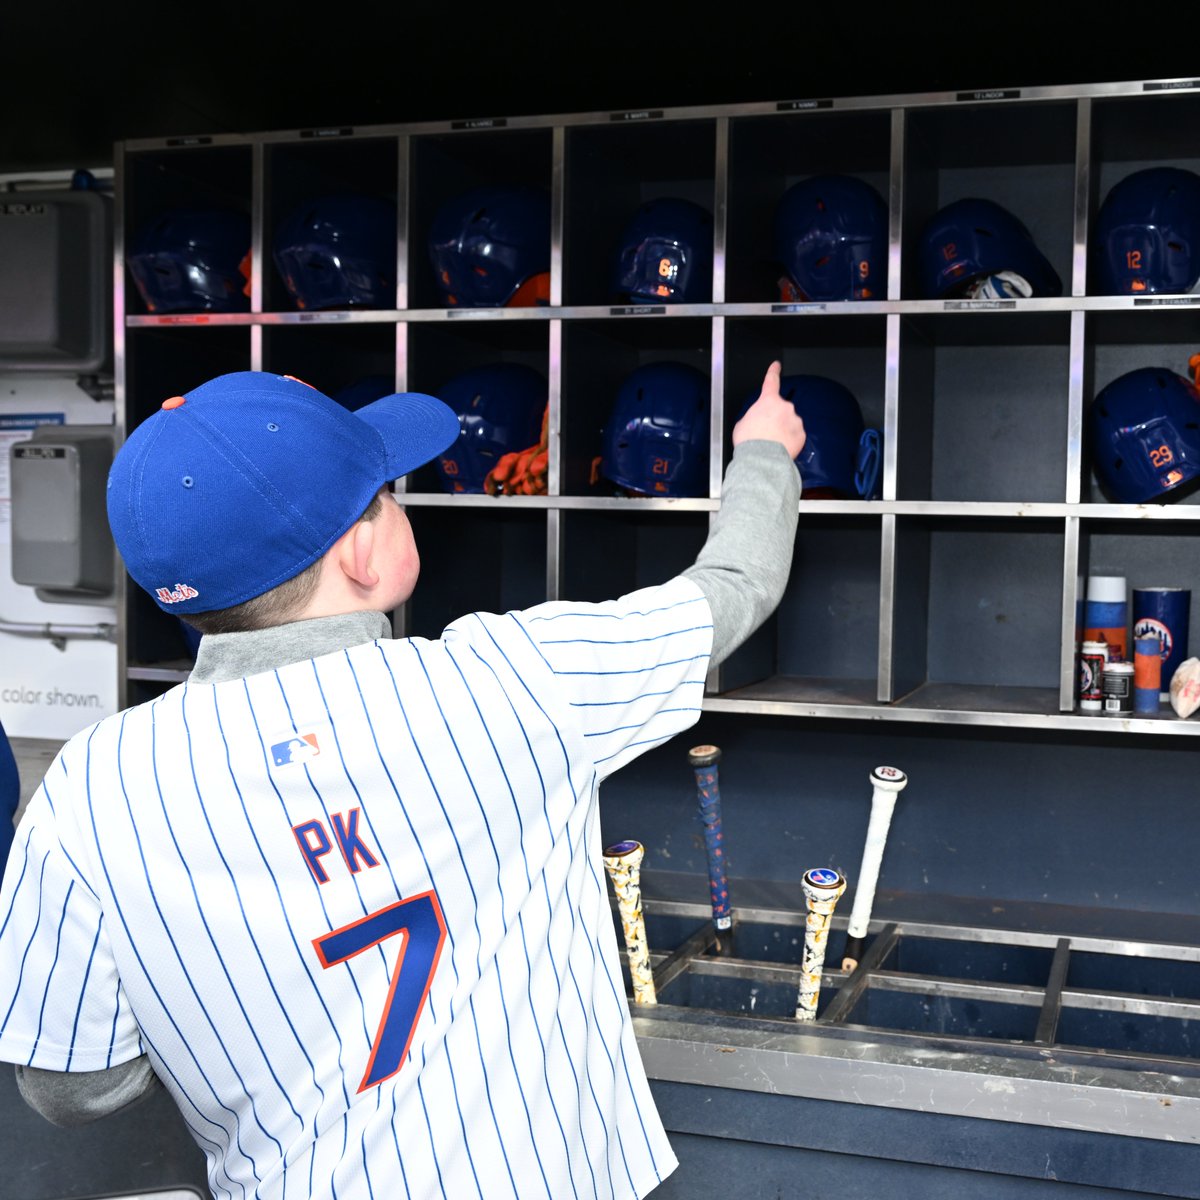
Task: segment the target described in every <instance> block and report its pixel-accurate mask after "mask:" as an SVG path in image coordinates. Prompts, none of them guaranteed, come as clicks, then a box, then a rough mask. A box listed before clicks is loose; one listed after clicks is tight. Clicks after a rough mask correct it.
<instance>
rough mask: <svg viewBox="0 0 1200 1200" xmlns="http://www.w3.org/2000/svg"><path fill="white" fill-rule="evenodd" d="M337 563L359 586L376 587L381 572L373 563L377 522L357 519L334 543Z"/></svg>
mask: <svg viewBox="0 0 1200 1200" xmlns="http://www.w3.org/2000/svg"><path fill="white" fill-rule="evenodd" d="M334 548H335V549H336V551H337V555H336V558H337V563H338V566H339V567H340V568H341V570H342V573H343V574H344V575H345V576H346V577H347V578H348V579H350V580H352V581H353V582H354V583H356V584H358V586H359V587H364V588H370V587H374V586H375V584H377V583H378V582H379V572H378V571H376V570H375V568H374V566H372V564H371V555H372V552H373V551H374V549H375V522H374V521H355V522H354V524H353V525H352V526H351V527H350V528H349V529H347V530H346V532H345V533H343V534H342V536H341V537H340V538H339V539H338V540H337V542H335V543H334Z"/></svg>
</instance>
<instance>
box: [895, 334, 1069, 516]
mask: <svg viewBox="0 0 1200 1200" xmlns="http://www.w3.org/2000/svg"><path fill="white" fill-rule="evenodd" d="M1070 381H1071V317H1070V315H1069V314H1068V313H1029V312H999V313H991V312H953V313H937V314H920V315H914V316H909V317H905V318H902V320H901V325H900V403H899V426H898V431H897V446H896V499H897V500H937V501H951V502H954V501H993V502H996V501H1016V502H1022V503H1029V502H1038V501H1043V502H1051V503H1053V502H1057V503H1060V504H1061V503H1062V502H1063V501H1064V500H1065V499H1066V490H1067V461H1068V460H1067V454H1068V446H1069V436H1068V434H1069V408H1068V395H1069V388H1070Z"/></svg>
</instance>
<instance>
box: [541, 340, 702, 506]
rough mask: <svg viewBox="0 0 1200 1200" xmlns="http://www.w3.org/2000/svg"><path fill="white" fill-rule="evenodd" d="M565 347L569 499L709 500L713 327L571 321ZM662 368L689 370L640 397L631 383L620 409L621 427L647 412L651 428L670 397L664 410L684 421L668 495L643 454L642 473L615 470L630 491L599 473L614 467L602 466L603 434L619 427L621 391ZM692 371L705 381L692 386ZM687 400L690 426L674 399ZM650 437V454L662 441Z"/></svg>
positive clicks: (565, 483) (676, 428) (676, 430)
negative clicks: (645, 372)
mask: <svg viewBox="0 0 1200 1200" xmlns="http://www.w3.org/2000/svg"><path fill="white" fill-rule="evenodd" d="M562 343H563V354H562V448H563V470H562V490H563V493H564V494H565V495H573V496H582V495H595V496H614V495H625V494H626V492H627V490H632V491H636V492H637V493H639V494H642V495H648V496H654V495H656V494H657V495H659V496H661V497H663V498H666V499H673V500H675V499H681V498H683V499H686V498H688V497H693V498H695V497H707V496H708V480H709V461H708V449H709V442H710V430H711V419H710V416H709V411H708V410H709V396H711V391H712V384H711V377H712V328H711V322H710V321H707V320H703V319H697V318H691V317H685V318H680V319H676V320H662V319H659V318H654V317H649V318H633V317H630V318H623V319H621V320H606V319H600V320H580V321H572V322H570V323H566V324H564V326H563V339H562ZM661 363H671V364H677V365H679V366H682V367H683V368H685V370H684V371H683V372H678V373H674V374H667V375H666V377H665V379H664V378H656V379H654V380H650V381H647V383H646V386H645V387H643V388H641V389H640V390H639V388H638V386H637V384H638V381H637V380H634V381H632V382H631V383H630V385H629V391H628V393H627V398H628V405H625V404H622V406H621V410H620V411H621V417H622V424H625V423H627V422H628V421H629V420H634V421H636V420H637V419H638V418H639V417H640V416H641V415H642V413H641V411H640V410H641V409H642V408H643V407H644V408H645V416H646V417H647V419H649V420H650V421H651V422H653V419H654V416H655V411H656V409H655V403H656V397H659V396H666V397H667V398H668V404H669V405H670V407H669V408H668V409H666V410H664V411H666V412H669V413H673V414H675V416H676V417H678V418H679V419H678V421H676V420H674V419H673V421H672V426H671V430H670V431H668V436H667V439H666V440H668V441H670V440H671V437H670V434H671V433H673V434H674V435H675V438H674V441H675V443H676V444H679V443H680V442H682V445H683V447H684V448H683V449H681V450H680V451H679V452H678V455H677V459H678V461H675V459H674V458H673V469H675V470H676V472H677V473H676V474H675V475H674V477H673V478H674V482H672V483H670V484H669V485H667V486H666V487H665V488H664V489H656V484H657V483H658V482H659V480H658V479H657V478H656V477H655V476H654V474H653V467H652V465H649V466H648V465H647V458H646V457H644V456H642V455H640V454H639V455H637V463H636V467H637V470H636V474H635V473H634V472H633V471H630V472H629V473H626V472H623V471H621V472H618V471H616V470H615V469H614V470H613V472H612V473H614V474H620V475H621V478H623V479H625V480H626V483H627V484H628V485H629V486H628V489H627V488H626V487H625V486H623V485H622V484H621V483H620V482H617V481H615V480H613V479H610V478H607V477H605V476H603V475H601V474H600V471H601V470H602V469H603V468H604V467H609V468H614V467H615V463H614V462H613V461H608V462H606V463H604V464H601V463H600V462H599V461H598V460H601V459H603V458H604V457H605V441H604V436H603V435H604V431H605V429H606V427H608V426H609V424H610V422H612V420H613V416H614V410H616V408H617V401H618V398H619V396H620V394H621V392H622V388H623V386H624V385H625V383H626V381H627V380H629V379H630V376H631V375H632V374H633V372H634V371H636V370H638V369H639V368H641V367H646V366H649V365H651V364H661ZM691 372H699V374H700V375H701V376H703V380H702V381H701V380H698V379H689V375H690V373H691ZM693 385H694V386H693ZM703 386H707V388H708V391H707V393H706V394H705V395H704V397H703V411H701V409H700V408H699V407H698V405H699V403H700V395H699V393H700V391H701V389H702V387H703ZM688 395H690V396H691V397H692V401H693V404H692V406H691V407H689V408H688V410H687V411H688V412H689V413H692V414H693V416H694V420H693V421H692V422H690V423H688V422H686V421H684V420H683V418H684V416H685V414H684V413H683V411H682V410H680V412H678V413H675V403H676V399H675V398H677V397H679V396H688ZM627 408H628V411H626V409H627ZM614 431H615V427H614ZM680 435H682V436H680ZM631 436H637V435H636V434H635V435H631ZM645 436H646V437H647V441H646V443H645V445H646V447H652V445H653V443H654V440H655V438H656V436H657V435H656V434H655V433H654V431H653V429H649V430H647V431H645ZM614 448H615V443H614ZM679 472H681V473H679ZM593 480H595V482H593Z"/></svg>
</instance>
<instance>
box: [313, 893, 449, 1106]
mask: <svg viewBox="0 0 1200 1200" xmlns="http://www.w3.org/2000/svg"><path fill="white" fill-rule="evenodd" d="M397 933H402V934H404V940H403V941H402V942H401V943H400V953H399V955H398V956H397V958H396V966H395V968H394V969H393V971H392V986H391V987H390V988H389V989H388V995H387V1000H386V1002H385V1003H384V1006H383V1016H382V1017H381V1018H380V1021H379V1028H378V1029H377V1030H376V1031H375V1038H374V1040H373V1041H372V1043H371V1057H370V1059H369V1060H368V1061H367V1070H366V1074H365V1075H363V1079H362V1083H360V1084H359V1085H358V1090H359V1091H360V1092H365V1091H366V1090H367V1088H371V1087H374V1086H375V1085H376V1084H379V1083H382V1082H383V1081H384V1080H385V1079H389V1078H391V1076H393V1075H395V1074H396V1072H397V1071H399V1070H400V1068H401V1067H402V1066H404V1059H405V1057H406V1056H407V1054H408V1048H409V1046H410V1045H412V1040H413V1034H414V1033H415V1032H416V1029H417V1022H418V1021H419V1020H420V1018H421V1010H422V1009H423V1008H424V1007H425V997H426V996H428V995H429V985H430V984H431V983H432V982H433V973H434V971H436V970H437V964H438V959H439V958H440V957H441V953H442V945H443V943H444V942H445V940H446V921H445V919H444V918H443V916H442V906H441V905H440V904H439V903H438V898H437V893H436V892H433V891H428V892H422V893H421V894H420V895H419V896H410V897H409V898H408V899H407V900H400V901H398V902H397V903H395V904H389V905H388V906H387V908H381V909H379V910H378V911H376V912H373V913H368V914H367V915H366V916H365V917H362V918H360V919H359V920H357V921H351V922H350V924H349V925H343V926H342V927H341V928H340V929H334V930H331V931H330V932H329V933H327V934H324V935H323V936H322V937H319V938H313V947H314V948H315V949H316V952H317V957H318V958H319V959H320V960H321V966H323V967H326V968H328V967H336V966H337V965H338V964H339V963H344V962H345V961H346V960H347V959H350V958H353V957H354V956H355V955H356V954H361V953H362V952H363V951H364V950H370V949H371V947H372V946H377V945H379V943H380V942H382V941H383V940H384V938H389V937H391V936H392V935H393V934H397Z"/></svg>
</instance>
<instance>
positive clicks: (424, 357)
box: [406, 321, 553, 493]
mask: <svg viewBox="0 0 1200 1200" xmlns="http://www.w3.org/2000/svg"><path fill="white" fill-rule="evenodd" d="M407 335H408V351H407V361H408V372H407V374H408V380H407V384H406V390H407V391H410V392H425V393H427V394H429V395H431V396H438V397H443V396H445V395H449V396H450V398H451V399H453V398H454V396H459V398H460V399H461V396H460V395H459V391H458V386H457V382H456V381H458V380H460V379H461V378H462V377H463V376H464V375H466V374H467V373H468V372H471V373H472V375H471V376H469V377H468V379H473V380H474V381H475V382H477V383H483V384H491V385H492V386H493V387H495V388H497V389H499V394H505V393H506V390H507V389H508V388H509V385H508V384H507V383H506V381H505V380H504V378H503V375H502V374H499V375H497V376H496V377H495V379H494V383H493V380H492V379H490V378H489V377H487V376H483V377H479V376H476V375H474V374H473V373H475V372H480V371H486V370H487V369H488V368H491V367H497V366H499V367H502V368H505V369H507V367H508V366H509V365H510V364H516V365H519V366H521V367H524V368H526V369H527V370H528V371H531V372H535V373H536V376H537V378H536V379H534V378H533V376H530V377H529V381H528V387H527V386H526V385H525V382H524V381H522V382H521V386H520V387H519V388H518V389H516V390H512V391H507V394H508V395H509V396H510V401H509V403H510V405H511V407H505V406H504V405H496V404H495V395H496V394H498V393H497V392H493V393H491V394H490V395H489V396H488V398H487V414H488V415H487V418H486V419H487V422H488V426H489V429H488V433H489V437H488V439H487V440H488V448H489V449H491V448H492V442H493V439H494V441H495V442H496V443H497V444H499V443H503V445H504V447H505V451H504V452H508V451H520V450H525V449H528V448H529V447H530V446H532V445H534V444H535V443H536V442H537V440H538V437H539V434H540V421H541V417H542V415H543V414H544V412H545V406H546V403H547V402H548V398H549V379H550V361H549V336H548V326H547V324H546V322H544V321H460V322H454V323H450V324H446V325H443V324H441V323H438V322H429V321H414V322H411V323H410V324H409V325H408V329H407ZM447 385H450V389H449V391H447ZM535 385H536V386H537V388H538V389H539V391H540V399H541V403H540V406H538V407H537V409H536V413H534V414H533V415H532V416H531V410H530V409H529V408H528V407H527V405H526V403H525V402H526V401H527V400H530V399H531V397H532V393H533V391H534V388H535ZM510 429H512V430H513V431H514V434H513V436H516V430H518V429H520V430H523V434H522V435H521V436H522V437H524V438H528V440H527V441H523V442H522V444H521V445H516V444H514V443H513V442H512V441H511V440H510V439H509V430H510ZM518 440H520V439H518ZM552 465H553V464H552ZM480 466H481V467H482V464H480ZM408 491H410V492H435V493H443V492H445V491H447V489H446V488H444V487H443V482H442V477H441V475H440V473H439V470H438V468H437V466H436V465H435V464H433V463H430V464H428V465H427V466H424V467H422V468H420V469H419V470H417V471H414V472H413V474H412V475H411V476H410V477H409V480H408Z"/></svg>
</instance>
